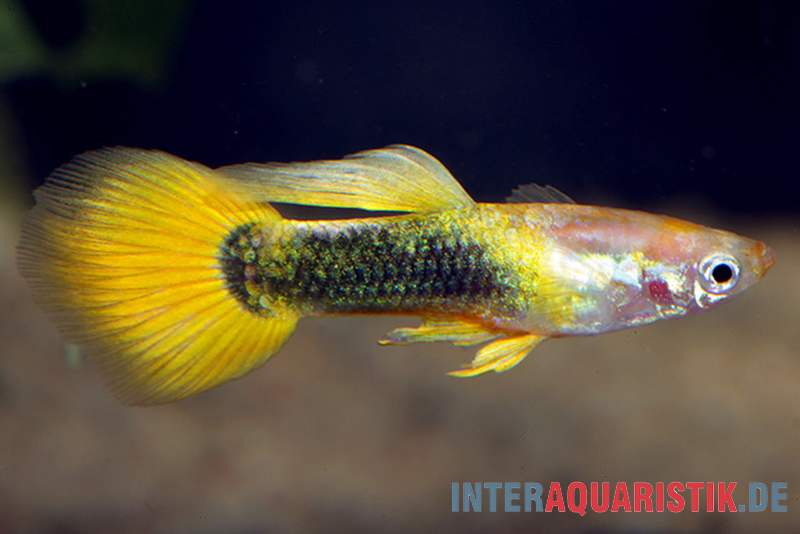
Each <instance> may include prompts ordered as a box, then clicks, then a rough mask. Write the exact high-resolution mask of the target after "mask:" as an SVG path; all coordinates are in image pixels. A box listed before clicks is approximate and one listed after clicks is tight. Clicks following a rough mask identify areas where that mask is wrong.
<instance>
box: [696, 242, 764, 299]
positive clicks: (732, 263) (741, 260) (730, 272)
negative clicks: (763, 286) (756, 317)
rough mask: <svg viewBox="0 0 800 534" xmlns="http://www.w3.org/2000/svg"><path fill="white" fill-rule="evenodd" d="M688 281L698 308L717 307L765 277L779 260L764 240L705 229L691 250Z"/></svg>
mask: <svg viewBox="0 0 800 534" xmlns="http://www.w3.org/2000/svg"><path fill="white" fill-rule="evenodd" d="M690 253H691V259H692V261H691V262H690V265H691V267H690V270H689V272H688V277H687V278H688V281H690V282H691V293H692V295H693V298H694V305H695V306H696V307H697V309H698V310H703V309H708V308H713V307H715V306H717V305H718V304H719V303H721V302H722V301H724V300H726V299H729V298H731V297H735V296H736V295H739V294H740V293H742V292H743V291H745V290H746V289H748V288H749V287H751V286H753V285H754V284H756V283H757V282H758V281H759V280H761V279H762V278H763V277H764V275H766V274H767V271H769V269H770V268H771V267H772V265H773V264H774V263H775V254H774V253H773V252H772V249H770V248H769V247H768V246H767V245H766V244H764V243H763V242H762V241H757V240H753V239H749V238H746V237H741V236H738V235H736V234H733V233H730V232H724V231H721V230H711V229H704V232H703V235H702V236H699V237H698V238H697V239H696V242H695V245H694V247H693V249H692V250H690Z"/></svg>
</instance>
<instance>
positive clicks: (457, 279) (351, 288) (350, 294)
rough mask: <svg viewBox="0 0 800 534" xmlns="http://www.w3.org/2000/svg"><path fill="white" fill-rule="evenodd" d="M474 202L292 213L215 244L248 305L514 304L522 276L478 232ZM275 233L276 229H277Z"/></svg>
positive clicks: (497, 310)
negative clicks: (429, 212) (323, 216)
mask: <svg viewBox="0 0 800 534" xmlns="http://www.w3.org/2000/svg"><path fill="white" fill-rule="evenodd" d="M476 211H477V210H467V211H465V212H464V213H461V214H447V216H446V217H443V216H432V217H426V218H420V217H417V216H411V217H393V218H388V219H386V220H384V221H381V222H377V221H375V220H371V221H358V220H356V221H348V222H346V223H345V222H327V221H314V222H311V223H307V222H303V223H295V224H292V223H291V222H289V224H287V225H286V226H285V227H284V228H282V230H281V231H278V232H276V231H275V230H274V228H271V227H264V226H260V225H255V224H253V225H246V226H242V227H239V228H237V229H235V230H234V231H233V232H231V234H230V236H229V237H228V238H227V239H226V240H225V244H224V245H223V246H222V247H221V250H220V252H221V253H220V262H221V264H222V266H223V271H224V273H225V277H226V282H227V285H228V288H229V290H230V291H231V293H232V294H233V295H235V297H236V298H237V299H238V300H239V302H241V303H242V305H243V306H245V307H246V308H247V309H248V310H249V311H251V312H253V313H256V314H262V315H267V316H269V315H271V314H272V311H271V310H272V309H273V307H274V306H288V307H295V308H298V309H300V310H302V311H303V312H304V313H306V314H315V315H322V314H377V313H394V314H415V313H416V314H421V313H424V314H428V315H437V314H461V315H475V314H477V313H494V314H500V315H509V314H514V313H519V311H520V310H518V309H514V306H515V305H516V304H517V303H518V302H519V299H518V293H519V283H518V280H517V278H518V277H517V276H516V274H515V273H514V272H513V269H510V268H509V266H507V265H503V264H502V263H501V261H500V260H499V258H497V256H496V255H495V254H492V253H490V252H489V250H488V249H489V248H490V246H491V245H490V244H489V242H488V241H487V240H486V239H482V240H481V239H476V232H475V215H476V213H475V212H476ZM276 234H277V235H276Z"/></svg>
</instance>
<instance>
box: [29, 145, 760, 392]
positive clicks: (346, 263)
mask: <svg viewBox="0 0 800 534" xmlns="http://www.w3.org/2000/svg"><path fill="white" fill-rule="evenodd" d="M37 200H38V204H37V206H36V207H35V208H34V210H32V212H31V213H30V214H28V215H27V216H26V218H25V221H24V225H23V238H22V243H21V245H20V266H21V269H22V271H23V274H25V276H26V278H28V280H29V281H30V284H31V287H32V288H33V290H34V295H35V297H36V298H37V300H38V301H39V302H41V303H42V304H43V305H44V306H45V307H47V308H49V309H51V310H52V311H53V312H54V313H55V317H56V319H57V321H58V322H59V324H60V325H61V326H62V327H63V329H64V330H65V332H66V333H67V335H68V336H69V338H70V339H71V340H73V341H74V342H76V343H77V344H79V345H81V346H83V347H85V348H86V350H87V351H88V352H89V353H90V354H92V355H94V356H96V357H97V359H98V360H100V362H101V363H102V364H104V366H105V367H106V368H108V370H109V373H110V374H111V376H112V380H113V382H114V385H115V389H116V390H117V392H118V393H119V394H120V395H121V396H122V397H123V398H124V399H125V400H127V401H129V402H133V403H138V404H148V403H158V402H166V401H171V400H177V399H179V398H183V397H186V396H189V395H192V394H195V393H198V392H200V391H204V390H206V389H209V388H210V387H213V386H215V385H217V384H220V383H222V382H225V381H227V380H230V379H232V378H236V377H238V376H241V375H243V374H245V373H246V372H248V371H249V370H251V369H253V368H255V367H258V366H260V365H262V364H263V363H264V362H265V361H266V360H267V359H268V358H269V357H270V356H271V355H272V354H274V353H275V352H277V350H278V349H279V348H280V346H281V345H282V344H283V342H284V341H285V340H286V339H288V337H289V336H290V335H291V333H292V332H293V330H294V327H295V324H296V322H297V321H298V320H299V319H300V318H302V317H308V316H321V315H352V314H381V315H385V314H391V315H416V316H421V317H422V318H423V323H422V325H421V326H420V327H418V328H398V329H396V330H394V331H392V332H390V333H389V334H388V335H387V336H386V337H385V339H383V340H382V341H381V342H382V343H390V344H405V343H412V342H420V341H451V342H454V343H456V344H460V345H474V344H478V343H486V344H485V345H484V346H483V347H482V348H481V349H480V350H479V351H478V354H477V355H476V357H475V359H474V360H473V361H472V362H471V363H470V364H469V365H468V366H466V367H465V368H464V369H462V370H459V371H454V372H452V373H451V374H453V375H455V376H474V375H477V374H481V373H484V372H486V371H489V370H493V371H496V372H501V371H505V370H507V369H510V368H511V367H513V366H515V365H516V364H517V363H519V362H520V361H521V360H522V359H523V358H524V357H525V356H526V355H527V354H528V353H529V352H530V350H531V349H532V348H533V347H535V346H536V345H538V344H539V343H540V342H542V341H543V340H545V339H548V338H551V337H562V336H569V335H589V334H599V333H603V332H608V331H613V330H618V329H621V328H627V327H632V326H639V325H643V324H647V323H650V322H653V321H656V320H659V319H666V318H674V317H681V316H685V315H689V314H692V313H695V312H697V311H700V310H702V309H706V308H711V307H713V306H715V305H717V304H718V303H719V302H721V301H722V300H724V299H726V298H729V297H732V296H734V295H736V294H738V293H741V292H742V291H744V290H745V289H746V288H748V287H749V286H751V285H753V284H754V283H756V282H757V281H758V280H760V279H761V277H763V276H764V274H765V273H766V271H767V270H768V269H769V268H770V266H771V265H772V263H773V261H774V257H773V254H772V251H771V250H770V249H769V248H767V247H766V246H765V245H764V244H763V243H761V242H759V241H754V240H750V239H747V238H743V237H740V236H736V235H735V234H731V233H729V232H724V231H720V230H713V229H709V228H705V227H702V226H700V225H696V224H693V223H689V222H685V221H681V220H678V219H674V218H670V217H665V216H660V215H653V214H648V213H642V212H636V211H628V210H619V209H612V208H605V207H596V206H582V205H578V204H575V203H572V201H571V200H570V199H569V198H568V197H566V196H565V195H563V194H562V193H560V192H558V191H557V190H554V189H552V188H540V187H538V186H533V185H530V186H525V187H523V188H521V189H520V190H518V191H516V192H515V193H514V195H512V197H511V198H510V202H509V203H506V204H478V203H475V202H474V201H473V200H472V199H471V198H470V197H469V196H468V195H467V194H466V193H465V192H464V191H463V189H462V188H461V187H460V185H458V183H457V182H456V181H455V179H453V178H452V176H451V175H450V174H449V172H448V171H447V170H446V169H445V168H444V167H443V166H442V165H441V164H440V163H439V162H438V161H436V160H435V159H434V158H433V157H432V156H430V155H428V154H426V153H425V152H423V151H421V150H419V149H415V148H412V147H407V146H392V147H387V148H386V149H381V150H373V151H366V152H362V153H359V154H356V155H354V156H349V157H347V158H345V159H343V160H336V161H320V162H310V163H296V164H264V165H261V164H245V165H234V166H230V167H223V168H221V169H217V170H211V169H208V168H206V167H203V166H201V165H198V164H195V163H189V162H185V161H183V160H180V159H179V158H176V157H174V156H169V155H167V154H164V153H161V152H153V151H141V150H133V149H105V150H102V151H98V152H93V153H87V154H85V155H83V156H80V157H78V158H77V159H76V160H74V161H73V162H71V163H70V164H67V165H66V166H64V167H62V168H60V169H59V170H57V171H55V172H54V174H53V175H52V176H51V178H50V179H49V181H48V182H47V183H46V184H45V186H43V187H42V189H40V190H39V191H38V192H37ZM272 202H290V203H296V204H307V205H315V206H329V207H342V208H360V209H367V210H389V211H398V212H406V213H404V214H402V215H394V216H382V217H371V218H361V219H344V220H325V221H296V220H287V219H284V218H282V217H281V216H280V215H279V214H278V213H277V211H275V209H274V208H273V207H272V206H271V205H270V203H272Z"/></svg>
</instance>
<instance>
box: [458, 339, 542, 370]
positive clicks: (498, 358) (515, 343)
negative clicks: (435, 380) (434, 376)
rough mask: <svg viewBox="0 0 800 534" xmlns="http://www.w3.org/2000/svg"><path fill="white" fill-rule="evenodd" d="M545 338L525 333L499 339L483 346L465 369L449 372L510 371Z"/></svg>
mask: <svg viewBox="0 0 800 534" xmlns="http://www.w3.org/2000/svg"><path fill="white" fill-rule="evenodd" d="M545 339H547V337H545V336H540V335H536V334H524V335H520V336H513V337H505V338H503V339H498V340H497V341H493V342H492V343H489V344H488V345H485V346H484V347H482V348H481V350H479V351H478V354H476V355H475V358H474V359H473V360H472V362H470V364H469V365H468V366H467V367H466V368H465V369H461V370H459V371H451V372H449V373H447V374H449V375H450V376H456V377H459V378H466V377H472V376H477V375H480V374H483V373H486V372H488V371H494V372H495V373H502V372H503V371H508V370H509V369H511V368H512V367H514V366H515V365H517V364H518V363H519V362H521V361H522V360H523V359H525V356H527V355H528V353H529V352H530V351H531V350H533V348H534V347H536V345H538V344H539V343H541V342H542V341H544V340H545Z"/></svg>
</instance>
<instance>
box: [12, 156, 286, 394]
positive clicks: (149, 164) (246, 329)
mask: <svg viewBox="0 0 800 534" xmlns="http://www.w3.org/2000/svg"><path fill="white" fill-rule="evenodd" d="M36 199H37V205H36V207H35V208H34V209H33V210H32V211H31V212H30V213H28V214H27V215H26V216H25V218H24V220H23V225H22V239H21V243H20V246H19V266H20V270H21V271H22V273H23V275H24V276H25V278H26V279H27V280H28V282H29V284H30V286H31V288H32V290H33V293H34V297H35V298H36V300H37V301H38V302H39V303H40V304H41V305H43V306H44V307H45V308H46V309H48V310H49V311H51V312H52V313H53V316H54V318H55V320H56V323H57V324H58V326H59V327H60V328H61V329H63V330H64V332H65V333H66V334H67V337H68V338H69V340H70V341H72V342H74V343H76V344H78V345H79V346H81V347H82V348H83V350H84V351H85V352H86V353H87V354H88V355H89V356H91V357H93V358H95V359H96V360H98V361H99V362H100V363H101V365H102V367H104V368H105V369H106V370H107V372H108V373H109V376H110V378H111V382H112V387H113V389H114V390H115V392H116V393H117V394H118V395H119V396H120V397H121V398H122V399H123V400H125V401H126V402H129V403H131V404H156V403H162V402H170V401H174V400H178V399H181V398H184V397H188V396H190V395H194V394H196V393H200V392H202V391H205V390H207V389H209V388H212V387H214V386H216V385H218V384H221V383H223V382H226V381H228V380H231V379H234V378H237V377H240V376H242V375H244V374H245V373H247V372H248V371H250V370H252V369H255V368H257V367H259V366H261V365H262V364H263V363H264V362H265V361H266V360H267V359H268V358H269V357H270V356H271V355H272V354H274V353H275V352H276V351H277V350H278V349H279V348H280V347H281V345H282V344H283V343H284V341H285V340H286V339H287V338H288V337H289V336H290V335H291V333H292V331H293V330H294V327H295V324H296V321H297V317H296V316H295V315H294V314H293V313H292V312H291V311H289V310H286V311H281V310H271V314H270V315H269V316H262V315H256V314H255V313H252V312H250V311H248V310H247V309H246V308H245V307H244V306H243V305H241V304H240V303H239V302H238V301H237V300H236V298H234V297H233V296H232V294H231V292H230V291H229V290H228V288H227V286H226V281H225V276H224V273H223V272H222V269H221V266H220V262H219V259H218V257H219V256H220V253H221V249H220V247H221V246H222V245H223V244H224V243H225V239H226V237H227V236H228V235H229V234H230V233H231V232H232V231H233V230H234V229H236V228H239V227H241V226H242V225H247V224H253V223H255V224H270V223H272V224H280V220H281V219H280V216H279V215H278V213H277V212H276V211H275V210H274V209H273V208H272V207H271V206H269V205H268V204H265V203H257V202H252V201H247V200H243V199H240V198H238V197H236V195H234V194H232V192H231V191H230V190H229V189H228V188H227V186H226V184H225V181H223V180H221V179H220V178H219V177H218V176H217V175H216V174H215V173H214V171H211V170H210V169H208V168H206V167H204V166H202V165H199V164H196V163H190V162H187V161H183V160H181V159H179V158H177V157H174V156H170V155H168V154H165V153H163V152H155V151H144V150H135V149H127V148H114V149H103V150H98V151H96V152H89V153H86V154H84V155H82V156H79V157H77V158H75V159H74V160H73V161H72V162H70V163H69V164H67V165H64V166H63V167H61V168H59V169H58V170H56V171H55V172H54V173H53V174H52V176H50V178H49V179H48V181H47V182H46V183H45V185H44V186H43V187H41V188H40V189H39V190H38V191H37V192H36Z"/></svg>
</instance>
